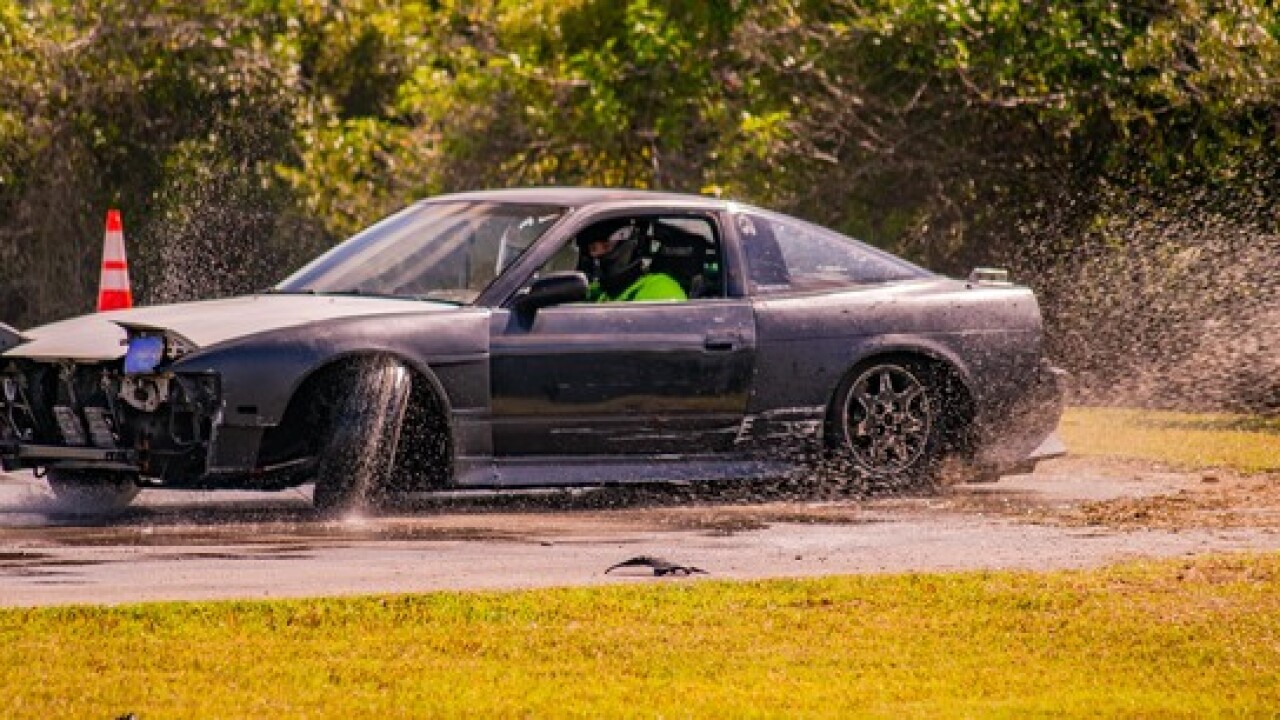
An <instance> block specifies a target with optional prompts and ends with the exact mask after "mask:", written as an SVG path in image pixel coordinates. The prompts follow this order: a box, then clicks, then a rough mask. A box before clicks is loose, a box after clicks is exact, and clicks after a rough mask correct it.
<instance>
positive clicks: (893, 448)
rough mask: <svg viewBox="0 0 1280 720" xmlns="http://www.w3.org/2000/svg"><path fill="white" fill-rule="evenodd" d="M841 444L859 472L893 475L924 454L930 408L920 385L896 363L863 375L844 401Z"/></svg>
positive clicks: (865, 372) (927, 395)
mask: <svg viewBox="0 0 1280 720" xmlns="http://www.w3.org/2000/svg"><path fill="white" fill-rule="evenodd" d="M844 413H845V415H844V416H845V446H846V447H848V448H849V450H850V451H851V452H852V453H853V456H854V459H855V460H856V461H857V462H858V464H859V465H861V466H862V467H863V468H865V469H867V470H870V471H872V472H875V473H882V474H891V473H896V472H901V471H904V470H907V469H909V468H911V467H912V466H913V465H915V463H916V462H917V461H919V459H920V458H921V456H923V455H924V452H925V447H926V445H927V444H928V440H929V433H930V431H931V429H932V427H933V408H932V406H931V405H930V402H929V393H928V392H926V390H925V386H924V383H922V382H920V380H919V379H918V378H917V377H916V376H915V375H913V374H912V373H910V372H908V371H907V370H906V369H904V368H902V367H899V366H897V365H879V366H876V367H873V368H870V369H868V370H866V371H864V372H863V373H862V374H861V375H859V376H858V378H857V379H856V380H855V381H854V383H853V386H852V387H851V388H850V389H849V396H848V400H847V401H846V403H845V408H844Z"/></svg>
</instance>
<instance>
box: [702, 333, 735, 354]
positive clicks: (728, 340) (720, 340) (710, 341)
mask: <svg viewBox="0 0 1280 720" xmlns="http://www.w3.org/2000/svg"><path fill="white" fill-rule="evenodd" d="M702 347H704V348H706V349H707V350H710V351H711V352H729V351H730V350H733V349H734V348H736V347H738V336H737V334H735V333H711V334H709V335H707V336H706V337H705V338H703V340H702Z"/></svg>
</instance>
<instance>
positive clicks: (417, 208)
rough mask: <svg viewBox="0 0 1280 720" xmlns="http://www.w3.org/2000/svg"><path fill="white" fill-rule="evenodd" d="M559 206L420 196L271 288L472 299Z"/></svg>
mask: <svg viewBox="0 0 1280 720" xmlns="http://www.w3.org/2000/svg"><path fill="white" fill-rule="evenodd" d="M564 212H565V209H564V208H562V207H555V206H549V205H519V204H499V203H488V202H436V203H433V202H424V203H419V204H417V205H413V206H410V207H408V208H406V209H404V210H401V211H400V212H398V213H396V214H395V215H392V216H390V217H388V218H386V219H385V220H383V221H382V222H379V223H378V224H376V225H374V226H372V227H370V228H368V229H366V230H363V231H361V232H360V233H359V234H357V235H355V236H354V237H352V238H351V239H350V240H347V241H346V242H344V243H342V244H341V245H338V246H337V247H335V248H333V249H332V250H330V251H329V252H327V253H325V254H324V255H321V256H320V257H318V258H316V259H315V260H313V261H311V262H310V263H308V264H307V265H306V266H305V267H303V268H302V269H301V270H299V271H298V272H296V273H294V274H293V275H291V276H290V277H289V278H288V279H286V280H285V281H284V282H282V283H280V284H279V285H277V286H276V287H275V291H276V292H299V293H319V294H349V295H375V296H379V297H405V298H415V299H422V300H443V301H446V302H454V303H460V304H465V303H471V302H474V301H475V299H476V297H477V296H479V295H480V292H481V291H482V290H484V289H485V288H486V287H488V285H489V283H491V282H493V279H494V278H496V277H498V275H500V274H502V271H504V270H506V269H507V268H508V267H509V266H510V265H511V264H512V263H513V262H515V261H516V259H517V258H519V257H520V255H521V254H523V253H524V251H525V250H528V249H529V247H530V246H531V245H533V243H534V241H536V240H537V239H538V238H539V237H542V234H543V233H545V232H546V231H547V229H548V228H550V227H551V226H552V225H553V224H555V222H556V221H557V220H559V219H560V217H561V216H562V215H564Z"/></svg>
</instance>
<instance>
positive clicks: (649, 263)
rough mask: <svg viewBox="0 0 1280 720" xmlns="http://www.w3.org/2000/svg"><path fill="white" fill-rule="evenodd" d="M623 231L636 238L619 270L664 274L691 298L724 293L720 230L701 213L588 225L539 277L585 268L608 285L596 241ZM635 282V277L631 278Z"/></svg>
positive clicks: (545, 265) (544, 266) (596, 280)
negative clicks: (593, 249) (593, 247)
mask: <svg viewBox="0 0 1280 720" xmlns="http://www.w3.org/2000/svg"><path fill="white" fill-rule="evenodd" d="M618 233H622V234H624V235H626V236H627V237H628V238H629V239H630V244H629V247H630V248H631V249H630V250H629V251H628V252H629V253H630V254H629V255H628V257H627V258H623V259H620V260H615V262H616V265H615V268H624V269H627V270H628V272H629V273H634V274H635V275H636V276H638V275H640V274H651V273H663V274H666V275H669V276H670V277H671V279H672V280H674V281H675V282H676V283H677V284H678V285H680V287H681V288H682V289H683V290H684V292H685V295H686V296H687V299H689V300H698V299H708V298H717V297H724V278H723V272H722V264H721V259H720V233H719V232H718V228H717V226H716V224H715V222H714V221H713V220H712V219H711V218H710V217H706V216H701V215H663V214H654V215H637V216H616V217H610V218H608V219H605V220H601V221H599V222H596V223H592V224H590V225H587V226H586V227H584V228H583V229H582V230H580V231H579V232H578V233H577V234H576V235H575V236H574V237H572V238H570V239H569V240H568V241H567V242H566V243H565V244H564V245H563V246H562V247H561V248H560V249H559V250H557V251H556V252H555V254H554V255H552V256H551V257H550V258H549V259H548V260H547V261H546V262H544V263H543V264H542V266H541V267H540V268H538V270H537V272H536V273H535V274H534V277H535V278H536V277H540V276H543V275H546V274H548V273H551V272H555V271H559V270H581V271H582V272H584V273H586V274H587V277H588V279H589V280H591V281H592V282H593V283H594V284H596V285H600V284H601V283H602V279H603V278H602V275H603V274H604V272H605V269H604V268H605V265H604V264H603V263H602V261H600V260H596V259H593V258H592V257H590V256H589V255H588V253H587V246H588V245H589V244H590V243H591V241H592V240H593V239H595V240H598V239H603V238H608V237H614V236H616V234H618ZM632 280H634V278H633V277H631V276H630V275H628V276H626V278H625V282H623V284H626V283H627V282H630V281H632Z"/></svg>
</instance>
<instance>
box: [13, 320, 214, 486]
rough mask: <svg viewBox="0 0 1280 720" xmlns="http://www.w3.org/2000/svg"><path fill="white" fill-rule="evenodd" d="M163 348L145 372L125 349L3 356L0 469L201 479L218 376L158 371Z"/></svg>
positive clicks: (134, 353)
mask: <svg viewBox="0 0 1280 720" xmlns="http://www.w3.org/2000/svg"><path fill="white" fill-rule="evenodd" d="M157 339H158V338H157ZM131 343H136V340H131ZM141 345H148V346H149V347H147V348H146V352H151V351H153V350H154V349H155V348H156V347H157V345H156V343H155V341H149V342H147V343H141ZM164 352H165V350H164V349H161V350H160V354H161V355H160V356H158V357H157V358H156V359H157V362H156V363H155V364H153V365H152V366H151V367H146V365H147V361H146V358H145V357H143V358H140V357H139V356H140V355H141V354H145V353H140V352H137V351H135V350H134V349H133V348H132V347H131V348H130V352H129V354H127V355H126V356H125V357H124V358H121V359H115V360H106V361H78V362H77V361H70V360H37V359H27V358H12V359H0V390H2V392H0V464H2V465H3V467H4V469H6V470H14V469H18V468H45V469H64V470H103V471H114V472H130V473H137V474H138V475H140V476H142V477H145V478H152V479H155V480H157V481H165V480H166V479H176V478H181V477H193V476H197V477H198V476H200V475H202V474H203V473H204V467H205V464H206V457H207V454H208V448H209V443H210V440H211V436H212V433H213V427H214V425H215V422H216V419H217V416H218V413H219V410H220V402H219V393H220V389H219V379H218V377H217V376H216V375H214V374H182V373H173V372H162V371H157V370H156V365H159V364H160V362H161V361H162V360H163V357H162V356H163V353H164Z"/></svg>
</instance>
